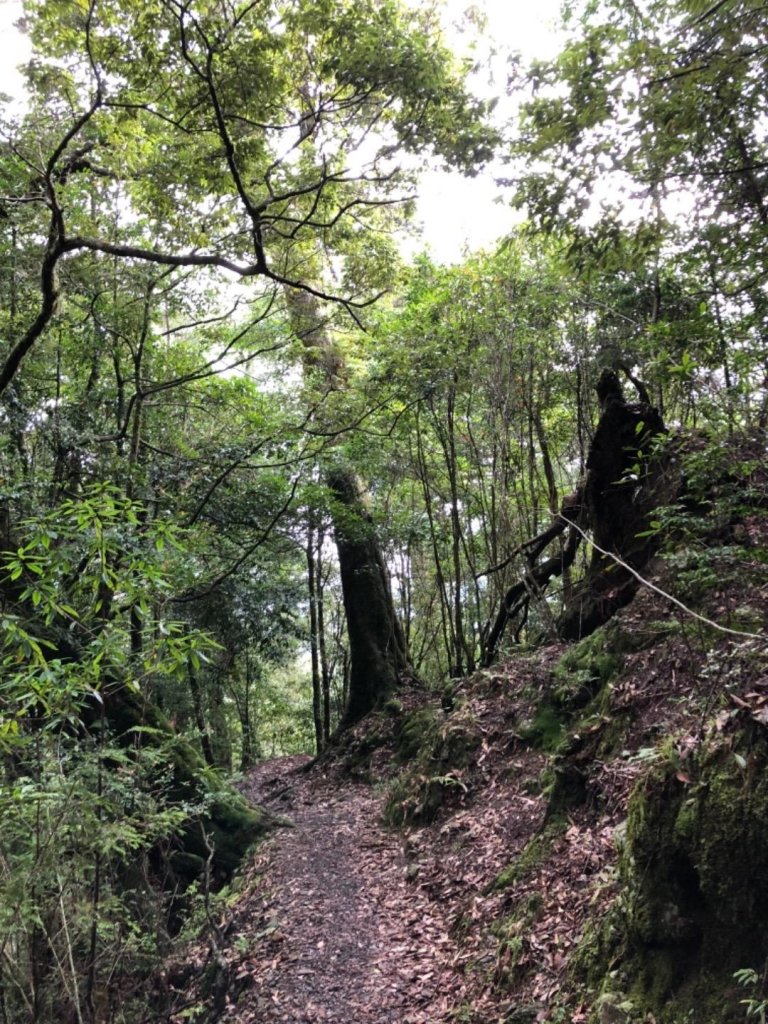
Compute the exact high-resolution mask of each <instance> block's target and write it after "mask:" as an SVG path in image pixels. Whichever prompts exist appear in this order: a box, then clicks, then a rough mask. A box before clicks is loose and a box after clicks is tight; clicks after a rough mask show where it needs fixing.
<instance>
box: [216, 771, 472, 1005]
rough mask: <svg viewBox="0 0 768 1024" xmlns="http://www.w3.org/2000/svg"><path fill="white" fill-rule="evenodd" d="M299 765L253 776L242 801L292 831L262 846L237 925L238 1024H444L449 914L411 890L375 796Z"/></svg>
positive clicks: (452, 958)
mask: <svg viewBox="0 0 768 1024" xmlns="http://www.w3.org/2000/svg"><path fill="white" fill-rule="evenodd" d="M306 760H307V759H306V758H281V759H277V760H272V761H268V762H265V763H263V764H261V765H259V766H258V767H257V768H256V769H255V770H254V771H253V772H252V773H251V774H250V775H249V776H248V779H247V781H246V783H245V785H244V786H243V789H244V791H245V793H246V795H247V796H248V798H249V799H251V800H253V801H254V802H257V803H260V804H262V805H263V806H266V807H268V808H269V809H270V810H271V811H273V812H274V813H278V814H280V815H283V816H285V817H286V818H288V819H290V821H291V823H292V824H291V825H290V826H287V827H284V828H280V829H279V830H278V831H277V833H276V834H275V835H274V836H273V837H272V839H271V840H270V841H269V842H268V843H266V844H265V846H264V847H263V848H262V850H261V851H260V853H259V856H258V858H257V860H256V863H255V866H254V870H255V873H256V875H257V876H258V880H257V881H256V882H255V884H254V894H253V897H252V898H251V899H250V900H248V901H247V906H248V908H249V909H248V910H247V912H246V913H245V914H243V915H242V916H240V919H239V920H238V921H237V924H236V929H237V932H236V937H235V939H234V946H235V948H236V949H237V950H238V953H239V954H240V956H241V957H242V959H240V957H238V958H237V959H238V960H239V963H231V965H230V970H229V976H230V986H231V983H232V979H233V976H234V979H236V981H237V984H236V991H237V996H236V1000H235V1001H233V1002H232V1003H231V1005H229V1006H228V1007H227V1008H225V1009H224V1013H223V1014H222V1017H221V1018H220V1019H222V1020H228V1021H232V1022H238V1024H250V1022H257V1021H258V1022H260V1024H261V1022H280V1024H320V1022H325V1021H329V1022H330V1021H332V1022H334V1024H364V1022H366V1021H371V1022H373V1021H375V1022H376V1024H389V1022H392V1024H395V1022H397V1024H427V1022H429V1024H440V1022H441V1021H447V1020H448V1019H455V1016H454V1015H450V1017H449V1014H450V1011H451V1009H452V1010H453V1011H454V1014H455V1009H456V1006H457V1005H459V1004H461V1002H462V996H463V990H464V985H463V981H462V977H461V974H460V973H459V971H458V969H457V967H456V966H455V962H456V959H457V950H456V944H455V942H454V939H453V938H452V937H451V935H450V925H449V922H448V920H447V910H448V908H447V907H446V908H445V910H446V913H441V907H440V904H439V903H436V902H435V901H433V900H431V899H430V898H429V896H428V895H427V893H426V892H425V891H424V889H422V888H420V887H419V886H417V885H415V884H414V882H413V881H412V880H411V878H410V876H409V868H408V863H407V860H406V856H405V854H404V850H403V836H402V834H398V833H395V832H390V831H388V830H387V829H386V828H385V827H383V826H382V825H381V823H380V820H379V815H380V793H377V792H376V791H375V790H372V789H371V787H370V786H366V785H361V784H359V783H355V782H352V781H350V782H349V783H348V784H346V785H344V786H343V787H341V788H340V786H339V780H338V779H337V778H336V779H334V780H333V781H332V782H331V781H330V780H329V779H327V778H325V777H323V775H322V774H321V773H320V772H318V771H314V772H313V773H312V774H311V775H307V774H304V773H302V772H300V771H297V769H298V768H300V767H301V765H302V763H303V762H304V761H306ZM241 986H242V987H241Z"/></svg>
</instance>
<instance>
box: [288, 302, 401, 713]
mask: <svg viewBox="0 0 768 1024" xmlns="http://www.w3.org/2000/svg"><path fill="white" fill-rule="evenodd" d="M286 303H287V305H288V309H289V311H290V314H291V319H292V323H293V328H294V330H295V331H296V334H297V335H298V337H299V338H300V339H301V341H302V343H303V345H304V351H305V355H304V367H305V371H306V373H307V375H308V376H309V375H310V374H312V373H317V372H318V370H319V371H320V383H321V386H322V387H323V388H324V389H325V390H327V391H330V390H331V389H333V388H340V387H343V371H344V363H343V359H342V357H341V355H340V353H339V352H338V351H337V349H336V347H335V345H334V344H333V340H332V338H331V336H330V333H329V331H328V329H327V327H326V318H325V317H324V316H323V313H322V310H321V308H320V304H319V302H318V300H317V299H316V298H315V297H314V296H313V295H311V294H309V293H308V292H303V291H302V292H300V291H297V290H296V289H292V290H287V291H286ZM325 479H326V483H327V485H328V487H329V489H330V490H331V493H332V495H333V497H334V499H335V500H334V503H333V507H332V509H331V515H332V520H333V528H334V537H335V540H336V547H337V550H338V556H339V571H340V575H341V589H342V595H343V600H344V611H345V613H346V618H347V633H348V636H349V654H350V662H351V665H350V675H349V696H348V698H347V703H346V707H345V709H344V714H343V715H342V718H341V722H340V727H341V728H345V727H346V726H348V725H351V724H352V723H353V722H356V721H358V719H360V718H362V717H363V716H364V715H367V714H368V712H369V711H372V710H373V708H374V707H376V706H377V704H379V703H380V702H381V701H382V700H383V699H385V698H386V696H387V695H388V694H389V693H391V692H392V690H393V689H394V688H395V686H396V685H397V682H398V679H399V678H400V676H401V675H402V674H403V673H404V672H406V671H407V670H408V669H409V661H408V655H407V652H406V647H405V638H404V635H403V631H402V628H401V627H400V623H399V622H398V619H397V615H396V613H395V606H394V602H393V600H392V594H391V592H390V586H389V576H388V574H387V570H386V566H385V564H384V558H383V556H382V554H381V550H380V548H379V543H378V539H377V537H376V534H375V531H374V529H373V524H372V523H371V519H370V516H369V515H368V513H367V511H366V509H365V506H364V503H363V501H362V498H361V495H360V490H359V486H358V482H357V478H356V476H355V474H354V473H353V471H352V470H351V469H350V468H348V467H345V466H339V465H336V466H334V467H332V468H329V469H327V470H326V471H325Z"/></svg>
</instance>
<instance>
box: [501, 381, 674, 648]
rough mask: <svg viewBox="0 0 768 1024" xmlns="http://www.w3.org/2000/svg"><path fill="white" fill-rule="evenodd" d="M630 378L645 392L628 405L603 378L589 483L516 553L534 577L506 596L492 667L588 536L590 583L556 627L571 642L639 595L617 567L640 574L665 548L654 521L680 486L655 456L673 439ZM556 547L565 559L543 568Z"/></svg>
mask: <svg viewBox="0 0 768 1024" xmlns="http://www.w3.org/2000/svg"><path fill="white" fill-rule="evenodd" d="M627 376H628V377H629V379H630V380H631V381H632V383H633V384H634V385H635V388H636V389H637V391H638V395H639V397H640V401H639V402H637V403H628V402H627V401H626V400H625V398H624V394H623V391H622V388H621V384H620V383H619V379H618V377H617V376H616V374H615V373H613V371H604V372H603V374H602V375H601V377H600V381H599V383H598V397H599V399H600V406H601V409H602V413H601V416H600V420H599V422H598V425H597V430H596V431H595V436H594V438H593V440H592V444H591V446H590V450H589V454H588V456H587V463H586V475H585V477H584V479H583V480H582V482H581V483H580V484H579V487H578V488H577V490H576V491H575V492H574V494H572V495H570V496H569V497H568V498H566V499H565V500H564V501H563V503H562V505H561V506H560V509H559V512H558V514H557V515H556V516H555V517H554V519H553V521H552V523H551V524H550V526H549V527H548V528H547V529H546V530H544V531H543V532H542V533H540V534H539V535H538V536H537V537H534V538H532V539H531V540H529V541H526V542H525V543H523V544H522V545H520V547H519V548H518V549H517V552H516V554H524V555H525V559H526V562H527V569H526V571H525V573H524V574H523V576H522V578H521V580H520V581H519V582H518V583H516V584H515V585H514V586H513V587H511V588H510V589H509V590H508V591H507V593H506V594H505V596H504V599H503V601H502V603H501V607H500V609H499V611H498V614H497V616H496V620H495V622H494V623H493V626H492V628H491V629H490V630H489V634H488V639H487V640H486V644H485V652H484V658H483V663H484V664H485V665H488V664H490V663H491V661H492V660H493V658H494V657H495V655H496V652H497V649H498V645H499V643H500V641H501V638H502V635H503V633H504V630H505V628H506V626H507V624H508V623H509V622H510V621H515V619H516V618H517V619H519V620H521V622H520V625H519V626H518V631H519V630H520V629H521V628H522V621H524V618H525V616H526V615H527V611H528V606H529V604H530V600H531V598H532V597H536V596H538V595H540V594H541V592H542V591H543V590H544V589H545V588H546V586H547V585H548V583H549V582H550V580H551V579H553V578H555V577H557V576H561V575H563V574H564V573H566V572H567V571H568V569H569V568H570V566H571V565H573V562H574V560H575V558H576V554H577V551H578V547H579V544H580V543H581V540H582V538H583V537H584V536H585V535H586V534H587V532H591V534H592V540H593V545H594V546H593V549H592V556H591V558H590V563H589V567H588V569H587V572H586V575H585V576H584V578H583V579H582V580H581V581H580V582H579V584H578V585H577V586H575V587H574V588H573V593H572V595H569V598H570V599H569V601H568V602H567V604H566V606H565V609H564V611H563V613H562V615H561V616H560V618H559V620H558V622H557V624H556V625H557V632H558V634H559V636H560V637H561V638H562V639H564V640H578V639H580V638H581V637H584V636H588V635H589V634H590V633H592V632H594V630H596V629H597V628H598V627H599V626H601V625H603V623H605V622H607V621H608V619H609V618H610V617H611V616H612V615H613V614H614V613H615V612H616V611H618V609H619V608H621V607H623V606H624V605H626V604H628V603H629V601H631V600H632V598H633V596H634V594H635V592H636V591H637V588H638V585H639V584H638V581H637V578H636V576H634V575H633V573H632V572H630V571H629V570H628V569H626V568H624V567H623V566H621V565H620V564H619V562H618V561H617V560H616V559H617V558H618V559H619V560H620V561H621V562H624V563H626V565H627V566H629V567H631V568H632V569H634V570H635V571H636V572H639V571H640V570H642V569H643V568H644V567H645V566H646V565H647V564H648V562H649V560H650V559H651V557H652V556H653V554H654V553H655V551H656V549H657V546H658V542H657V540H656V538H655V536H653V535H649V534H648V524H649V517H650V514H651V513H652V511H653V509H654V508H656V507H657V506H658V505H661V504H667V503H668V502H669V501H670V500H672V499H673V497H674V495H675V494H676V493H677V491H678V490H679V480H678V477H677V474H676V473H675V472H674V470H673V469H671V468H670V460H669V459H668V458H665V456H664V454H663V453H662V452H659V451H656V450H655V445H656V441H657V438H659V437H660V436H661V435H663V434H666V432H667V431H666V428H665V426H664V423H663V421H662V419H661V416H660V415H659V412H658V410H657V409H655V408H653V407H652V406H651V405H650V402H649V401H648V394H647V391H646V389H645V387H644V385H643V384H642V383H641V382H640V381H638V380H636V379H635V378H634V377H632V376H631V374H629V372H628V371H627ZM564 535H565V543H563V536H564ZM556 539H557V540H558V542H559V543H560V544H561V550H560V553H558V554H556V555H553V556H550V557H549V558H547V559H545V560H544V561H542V562H540V561H539V558H540V556H541V555H542V554H543V552H544V551H545V550H546V548H547V547H548V546H549V545H550V544H551V543H552V541H554V540H556ZM612 556H616V557H615V558H614V557H612ZM509 561H510V559H507V560H506V561H505V562H504V563H502V566H499V567H497V568H502V567H503V566H505V565H507V564H508V563H509Z"/></svg>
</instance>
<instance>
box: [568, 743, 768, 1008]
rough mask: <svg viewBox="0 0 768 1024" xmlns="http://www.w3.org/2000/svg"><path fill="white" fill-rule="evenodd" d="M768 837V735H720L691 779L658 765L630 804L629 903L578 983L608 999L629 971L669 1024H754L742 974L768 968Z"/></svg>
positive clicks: (627, 980)
mask: <svg viewBox="0 0 768 1024" xmlns="http://www.w3.org/2000/svg"><path fill="white" fill-rule="evenodd" d="M767 837H768V731H766V730H765V729H764V728H761V727H757V726H752V725H750V726H749V727H748V728H746V729H745V730H744V731H742V732H741V733H739V734H738V735H736V736H732V737H723V736H722V735H720V734H717V735H716V737H715V738H714V739H710V741H709V742H708V743H706V744H704V745H703V746H702V748H701V749H700V750H699V752H698V753H697V754H696V755H695V756H693V757H691V758H689V759H688V760H687V761H686V769H685V773H683V772H682V771H681V770H680V766H679V764H677V763H675V760H674V758H672V757H670V758H669V759H668V760H667V761H666V762H665V763H662V764H657V765H655V766H654V767H653V769H652V770H651V771H650V772H649V773H648V774H647V775H646V776H645V777H644V778H643V779H642V780H641V781H640V782H639V783H638V784H637V786H636V788H635V791H634V793H633V795H632V798H631V800H630V804H629V818H628V823H627V831H626V843H625V845H624V849H623V852H622V857H621V867H620V876H621V883H622V892H621V896H620V898H619V900H618V901H617V903H616V905H615V907H614V909H613V911H612V913H611V914H610V915H609V918H608V920H606V921H604V922H603V923H602V924H601V925H600V926H599V927H598V928H596V929H594V930H593V931H592V933H591V934H589V935H588V936H587V937H585V939H584V940H583V942H582V948H581V950H580V951H579V954H578V956H576V957H575V958H574V961H573V964H574V968H575V970H576V971H577V973H581V975H582V977H583V978H585V979H586V981H587V983H588V984H589V985H591V986H592V987H593V989H594V990H595V991H596V992H599V991H600V989H601V988H605V986H606V984H607V983H608V978H609V977H611V978H612V979H613V978H614V977H615V971H616V968H617V965H620V970H621V974H622V982H623V988H625V989H626V991H627V992H628V996H629V999H630V1001H631V1002H632V1003H633V1004H634V1005H637V1006H638V1007H640V1008H642V1010H643V1012H644V1013H652V1014H653V1017H654V1019H655V1020H656V1021H657V1024H680V1022H683V1021H686V1022H687V1021H688V1020H695V1021H696V1024H725V1022H728V1021H737V1020H742V1019H743V1017H744V1009H743V1007H741V1006H740V1005H739V998H740V994H741V993H740V990H739V988H738V985H737V984H736V982H735V981H734V978H733V974H734V972H735V971H736V970H738V969H742V968H746V967H753V968H755V969H757V970H758V971H759V970H761V969H762V967H763V965H764V963H765V960H766V956H768V929H766V926H765V922H766V920H768V838H767ZM612 983H613V982H612ZM690 1014H693V1016H689V1015H690Z"/></svg>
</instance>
